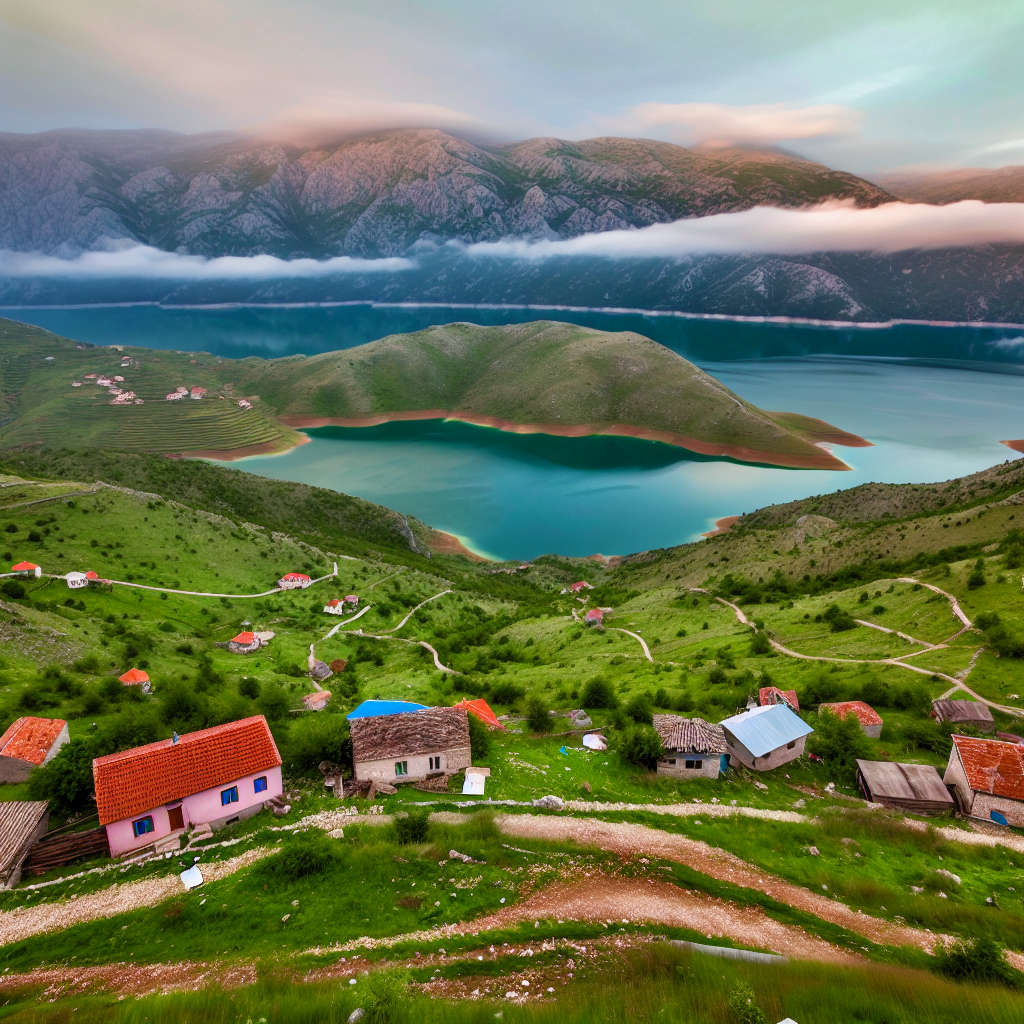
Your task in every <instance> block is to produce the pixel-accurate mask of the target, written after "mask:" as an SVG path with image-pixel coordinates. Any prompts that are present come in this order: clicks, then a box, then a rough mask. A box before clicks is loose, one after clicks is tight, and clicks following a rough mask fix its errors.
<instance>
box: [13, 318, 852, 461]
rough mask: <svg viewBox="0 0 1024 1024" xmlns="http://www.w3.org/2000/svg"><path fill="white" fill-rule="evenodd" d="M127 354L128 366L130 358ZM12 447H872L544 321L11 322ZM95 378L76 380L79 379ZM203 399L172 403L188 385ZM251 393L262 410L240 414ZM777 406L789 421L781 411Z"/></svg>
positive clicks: (689, 369) (618, 340)
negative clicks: (409, 325) (292, 338)
mask: <svg viewBox="0 0 1024 1024" xmlns="http://www.w3.org/2000/svg"><path fill="white" fill-rule="evenodd" d="M125 357H127V358H128V359H130V361H131V365H129V366H127V367H122V366H121V361H122V359H123V358H125ZM0 373H2V376H0V391H2V393H3V398H2V401H3V403H4V415H3V422H2V425H0V442H2V443H3V444H5V445H7V446H11V445H25V444H38V443H42V444H44V445H49V446H55V445H63V444H67V442H68V439H69V437H73V438H74V447H76V448H85V447H100V448H102V447H107V448H116V449H121V450H128V451H147V452H161V453H180V452H189V453H195V454H200V453H206V454H210V455H218V454H219V455H221V456H229V457H234V456H237V455H244V454H249V453H256V452H269V451H278V450H282V449H284V448H287V447H290V446H292V445H294V444H297V443H299V441H300V436H299V435H298V434H297V432H296V431H295V429H294V427H295V426H303V425H315V424H318V423H326V422H335V423H347V424H350V425H359V424H362V423H366V422H380V421H381V420H384V419H388V418H393V417H396V416H398V417H405V418H416V414H426V415H427V416H434V417H436V416H444V415H452V416H455V417H457V418H460V419H465V420H468V421H470V422H479V423H483V424H486V425H493V426H500V427H503V428H505V429H512V430H515V429H528V430H536V431H540V432H548V433H568V434H576V433H613V434H625V435H634V436H640V437H647V438H651V439H654V440H661V441H665V442H668V443H670V444H678V445H681V446H683V447H688V448H691V449H693V450H695V451H700V452H703V453H704V454H712V455H726V456H732V457H734V458H737V459H741V460H744V461H754V462H766V463H774V464H779V465H787V466H798V467H799V466H803V467H815V468H832V469H842V468H844V467H843V465H842V463H840V462H839V461H838V460H836V459H834V458H833V457H832V456H831V455H829V454H828V452H826V451H824V450H823V449H821V448H819V447H816V446H815V444H814V441H816V440H820V439H823V438H824V439H827V440H833V441H838V442H839V443H853V444H858V443H861V442H860V439H858V438H855V437H852V436H850V435H846V434H844V433H843V432H842V431H841V430H837V429H836V428H834V427H831V426H830V425H828V424H825V423H822V422H821V421H819V420H814V419H810V418H807V417H804V416H801V415H799V414H796V413H785V414H773V413H765V412H763V411H762V410H760V409H757V408H756V407H754V406H753V405H751V404H750V403H749V402H746V401H744V400H743V399H742V398H740V397H739V396H737V395H735V394H733V392H732V391H730V390H729V389H728V388H726V387H725V386H724V385H722V384H721V383H719V382H718V381H717V380H715V379H714V378H713V377H711V376H709V375H708V374H706V373H704V372H703V371H702V370H700V369H698V368H697V367H696V366H694V365H693V364H692V363H689V362H687V360H685V359H683V358H682V357H681V356H678V355H676V354H675V353H674V352H672V351H671V350H669V349H667V348H665V347H664V346H662V345H659V344H657V343H656V342H653V341H651V340H650V339H648V338H645V337H642V336H641V335H637V334H632V333H629V332H625V333H621V334H610V333H607V332H603V331H595V330H590V329H588V328H584V327H578V326H575V325H572V324H563V323H554V322H547V321H541V322H537V323H531V324H521V325H513V326H506V327H479V326H476V325H473V324H449V325H447V326H444V327H432V328H429V329H427V330H424V331H420V332H418V333H416V334H410V335H394V336H392V337H389V338H383V339H381V340H379V341H374V342H371V343H369V344H367V345H362V346H359V347H358V348H353V349H347V350H342V351H338V352H327V353H323V354H321V355H318V356H313V357H310V358H306V357H304V356H292V357H287V358H284V359H274V360H264V359H259V358H256V357H251V358H247V359H242V360H226V359H219V358H216V357H213V356H209V355H205V354H202V353H197V354H191V353H178V352H170V351H160V352H156V351H152V350H147V349H136V348H128V349H125V350H124V351H123V352H120V351H116V350H113V349H109V348H106V349H104V348H92V347H90V348H82V347H79V346H76V345H75V343H74V342H71V341H68V340H66V339H63V338H59V337H58V336H56V335H52V334H49V333H48V332H46V331H42V330H39V329H38V328H32V327H28V326H26V325H22V324H17V323H15V322H13V321H4V322H3V333H2V334H0ZM90 373H91V374H99V375H103V374H106V375H107V376H108V377H109V378H111V379H112V378H113V377H114V376H115V375H118V376H122V377H123V378H124V382H123V383H119V384H118V385H117V386H119V387H122V388H123V389H126V390H128V389H130V390H131V391H132V392H133V393H134V394H135V395H136V396H137V397H138V398H140V399H141V400H142V402H143V404H142V405H135V404H132V405H128V406H111V405H110V402H111V396H110V395H109V394H108V391H107V389H106V388H101V387H98V386H97V384H96V380H94V379H86V374H90ZM76 381H78V382H81V383H82V386H81V387H78V388H75V387H73V386H72V385H73V383H74V382H76ZM179 386H187V387H196V386H197V387H203V388H205V389H206V394H205V395H204V397H203V398H202V399H201V400H199V401H194V400H192V399H190V398H185V399H183V400H179V401H167V399H166V395H167V394H168V393H170V392H173V391H174V390H175V388H176V387H179ZM241 399H246V400H248V401H250V402H251V404H252V406H253V407H252V408H250V409H243V408H240V407H239V405H238V401H239V400H241ZM773 416H777V418H775V419H773V418H772V417H773Z"/></svg>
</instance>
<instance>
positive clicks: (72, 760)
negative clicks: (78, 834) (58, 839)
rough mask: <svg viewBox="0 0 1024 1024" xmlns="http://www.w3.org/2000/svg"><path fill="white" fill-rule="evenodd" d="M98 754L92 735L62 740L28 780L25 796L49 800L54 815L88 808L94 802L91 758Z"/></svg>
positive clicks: (63, 815)
mask: <svg viewBox="0 0 1024 1024" xmlns="http://www.w3.org/2000/svg"><path fill="white" fill-rule="evenodd" d="M96 756H98V751H97V749H96V745H95V743H94V742H93V740H92V738H90V739H73V740H71V742H70V743H65V744H64V746H63V747H61V748H60V750H59V751H58V752H57V755H56V757H54V758H53V760H52V761H50V762H49V764H46V765H43V766H42V767H41V768H37V769H36V770H35V771H34V772H33V773H32V774H31V775H30V776H29V779H28V795H29V796H30V797H31V798H32V799H33V800H48V801H49V802H50V812H51V813H52V814H54V815H55V816H57V817H60V818H63V817H67V816H68V815H69V814H74V813H76V812H80V811H84V810H87V809H88V808H89V807H90V806H91V805H92V803H93V799H94V797H93V779H92V761H93V758H94V757H96Z"/></svg>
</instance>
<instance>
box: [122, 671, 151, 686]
mask: <svg viewBox="0 0 1024 1024" xmlns="http://www.w3.org/2000/svg"><path fill="white" fill-rule="evenodd" d="M118 679H120V680H121V682H122V683H124V685H125V686H138V685H139V683H148V682H149V675H148V674H147V673H145V672H143V671H142V669H141V668H130V669H128V671H127V672H125V674H124V675H123V676H118Z"/></svg>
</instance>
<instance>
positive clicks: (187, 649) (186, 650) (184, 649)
mask: <svg viewBox="0 0 1024 1024" xmlns="http://www.w3.org/2000/svg"><path fill="white" fill-rule="evenodd" d="M174 649H175V651H177V652H178V654H185V655H190V654H195V653H196V651H195V648H194V647H193V646H192V645H191V644H190V643H184V644H178V646H177V647H175V648H174Z"/></svg>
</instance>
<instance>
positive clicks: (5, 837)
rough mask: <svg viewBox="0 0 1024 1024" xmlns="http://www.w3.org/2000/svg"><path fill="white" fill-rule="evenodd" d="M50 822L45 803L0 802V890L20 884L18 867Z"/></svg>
mask: <svg viewBox="0 0 1024 1024" xmlns="http://www.w3.org/2000/svg"><path fill="white" fill-rule="evenodd" d="M49 823H50V812H49V804H47V802H46V801H45V800H5V801H4V802H3V803H0V889H11V888H13V887H14V886H16V885H17V884H18V882H20V881H21V866H22V864H23V863H24V861H25V858H26V857H27V856H28V853H29V851H30V850H31V849H32V847H33V846H35V844H36V843H37V842H38V841H39V840H40V839H42V837H43V836H44V835H46V830H47V828H48V827H49Z"/></svg>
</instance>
